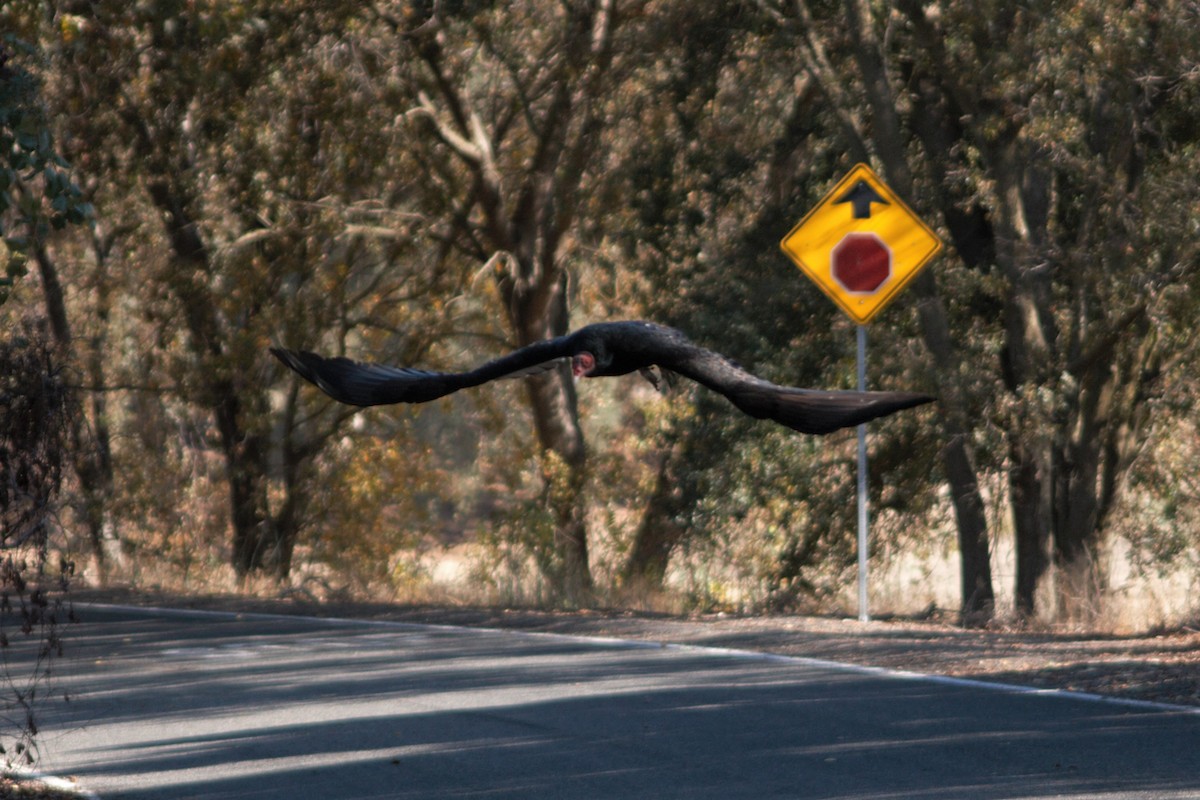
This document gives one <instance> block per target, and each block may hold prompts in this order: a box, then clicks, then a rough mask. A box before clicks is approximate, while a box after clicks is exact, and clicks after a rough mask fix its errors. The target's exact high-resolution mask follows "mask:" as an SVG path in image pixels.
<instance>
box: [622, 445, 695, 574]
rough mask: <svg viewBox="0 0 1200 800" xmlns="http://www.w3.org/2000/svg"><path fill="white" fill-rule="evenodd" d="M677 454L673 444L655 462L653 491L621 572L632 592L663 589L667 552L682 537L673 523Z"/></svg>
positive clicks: (679, 450) (677, 495)
mask: <svg viewBox="0 0 1200 800" xmlns="http://www.w3.org/2000/svg"><path fill="white" fill-rule="evenodd" d="M681 453H682V448H681V447H680V445H678V444H676V445H675V446H674V447H671V448H669V449H668V450H666V451H665V452H664V453H663V454H662V460H661V461H660V462H659V465H658V473H657V474H656V476H655V479H654V490H653V492H652V493H651V494H650V499H649V500H648V501H647V502H646V510H645V511H644V512H643V514H642V521H641V523H640V524H639V525H638V529H637V532H636V533H635V534H634V538H633V547H632V548H631V549H630V551H629V557H628V558H627V559H626V561H625V566H624V568H623V569H622V571H621V581H622V583H623V585H624V587H625V588H626V589H627V590H630V591H632V592H635V593H637V592H656V591H660V590H661V589H662V588H663V580H664V579H665V578H666V575H667V565H668V564H669V563H670V560H671V551H672V550H674V549H675V546H676V545H677V544H679V542H680V540H681V539H682V538H683V535H684V533H685V531H684V529H683V528H682V527H681V526H680V525H679V524H678V523H677V522H676V521H675V516H676V514H678V513H679V511H680V502H681V499H682V497H681V493H680V491H679V481H678V476H677V474H676V470H677V469H678V468H679V466H680V457H681Z"/></svg>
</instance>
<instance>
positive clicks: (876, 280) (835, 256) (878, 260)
mask: <svg viewBox="0 0 1200 800" xmlns="http://www.w3.org/2000/svg"><path fill="white" fill-rule="evenodd" d="M830 260H831V262H832V269H831V272H832V274H833V279H834V280H835V281H837V282H838V284H839V285H841V287H842V288H843V289H845V290H846V291H847V292H854V293H855V294H871V293H872V292H875V291H877V290H878V289H879V287H880V286H883V284H885V283H887V280H888V278H890V277H892V251H891V250H890V249H888V246H887V245H886V244H884V243H883V240H882V239H880V238H879V237H878V236H876V235H875V234H873V233H848V234H846V236H845V237H844V238H843V239H842V240H841V241H840V242H838V243H837V246H836V247H834V248H833V252H832V253H831V254H830Z"/></svg>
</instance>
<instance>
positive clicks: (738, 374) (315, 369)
mask: <svg viewBox="0 0 1200 800" xmlns="http://www.w3.org/2000/svg"><path fill="white" fill-rule="evenodd" d="M271 352H272V353H274V354H275V356H276V357H277V358H279V360H280V361H282V362H283V363H284V364H287V365H288V366H289V367H291V368H292V369H293V370H295V371H296V372H298V373H299V374H300V375H301V376H303V377H304V378H305V379H307V380H309V381H311V382H312V383H314V384H316V385H317V386H319V387H320V388H321V389H322V390H323V391H324V392H325V393H326V394H328V395H329V396H330V397H332V398H333V399H334V400H337V401H339V402H342V403H347V404H350V405H355V406H377V405H387V404H390V403H425V402H428V401H430V400H435V399H437V398H439V397H443V396H445V395H448V394H450V393H452V392H457V391H458V390H460V389H466V388H469V387H471V386H479V385H480V384H484V383H487V382H489V381H493V380H498V379H501V378H515V377H522V376H526V375H531V374H535V373H537V372H542V371H545V370H547V369H552V368H554V367H555V366H557V365H559V364H563V363H566V361H567V360H570V362H571V365H572V371H573V373H574V374H575V375H576V376H577V377H588V378H597V377H603V376H610V375H626V374H628V373H631V372H635V371H641V372H643V373H648V372H649V370H650V369H651V368H652V367H658V368H659V369H660V370H664V371H666V372H669V373H677V374H679V375H683V376H684V377H687V378H691V379H692V380H694V381H696V382H697V383H699V384H701V385H703V386H706V387H708V388H709V389H712V390H713V391H715V392H720V393H721V394H723V395H725V397H726V398H728V399H729V401H730V402H731V403H733V404H734V405H735V406H737V407H738V408H739V409H741V410H742V411H743V412H745V413H746V414H749V415H750V416H752V417H755V418H756V419H771V420H774V421H775V422H778V423H780V424H781V425H786V426H787V427H789V428H791V429H793V430H796V431H800V432H801V433H812V434H824V433H830V432H832V431H835V430H838V429H840V428H848V427H852V426H855V425H858V424H859V423H862V422H866V421H868V420H872V419H875V418H876V417H882V416H886V415H888V414H891V413H894V412H896V411H900V410H902V409H906V408H912V407H913V406H919V405H922V404H923V403H928V402H931V401H932V400H933V399H934V398H932V397H929V396H928V395H923V394H914V393H910V392H853V391H820V390H815V389H797V388H794V387H791V386H779V385H777V384H774V383H771V382H770V381H766V380H763V379H762V378H758V377H756V376H754V375H751V374H750V373H749V372H746V371H745V370H744V369H742V368H741V367H739V366H737V365H736V364H734V363H733V362H731V361H730V360H729V359H727V358H725V357H724V356H722V355H720V354H719V353H714V352H713V351H711V350H707V349H705V348H703V347H700V346H698V345H696V344H693V343H692V342H691V341H690V340H689V339H688V338H687V337H686V336H685V335H684V334H683V333H681V332H680V331H677V330H675V329H674V328H668V327H665V326H663V325H656V324H654V323H652V322H600V323H596V324H594V325H588V326H586V327H584V328H580V329H579V330H577V331H574V332H573V333H569V334H567V335H565V336H560V337H558V338H556V339H547V340H545V341H542V342H535V343H534V344H531V345H528V346H527V347H522V348H521V349H519V350H516V351H514V352H512V353H509V354H508V355H506V356H501V357H500V358H497V359H494V360H492V361H488V362H487V363H485V364H482V365H480V366H478V367H476V368H475V369H472V370H469V371H467V372H429V371H427V370H420V369H412V368H410V367H389V366H385V365H382V364H367V363H362V362H358V361H352V360H350V359H348V358H340V357H339V358H325V357H323V356H319V355H316V354H315V353H308V352H303V351H294V350H284V349H281V348H272V349H271Z"/></svg>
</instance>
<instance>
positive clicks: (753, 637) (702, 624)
mask: <svg viewBox="0 0 1200 800" xmlns="http://www.w3.org/2000/svg"><path fill="white" fill-rule="evenodd" d="M72 596H73V598H74V601H75V603H76V606H77V610H78V612H79V613H80V614H82V615H83V616H84V618H86V603H88V602H105V603H126V604H138V605H163V606H172V607H177V608H179V607H184V608H202V609H214V610H216V609H220V610H234V611H237V610H240V611H258V612H269V613H281V614H304V615H312V616H325V617H355V618H369V619H387V620H396V621H403V622H422V623H432V624H442V625H465V626H471V627H485V628H506V629H516V630H526V631H542V632H552V633H565V634H573V635H582V636H614V637H620V638H625V639H637V640H645V641H662V642H672V643H679V644H693V645H704V646H710V647H724V648H732V649H738V650H753V651H759V652H767V653H779V654H785V655H793V656H803V657H808V658H819V659H828V660H833V661H841V662H846V663H850V664H861V665H866V666H878V667H889V668H892V669H899V670H907V671H911V672H920V673H928V674H934V675H952V676H956V677H963V678H972V679H979V680H987V681H997V682H1001V683H1012V684H1018V685H1022V686H1033V687H1039V688H1054V689H1068V690H1071V691H1079V692H1089V693H1093V694H1101V695H1110V696H1114V697H1123V698H1129V699H1135V700H1145V701H1151V702H1157V703H1171V704H1178V705H1187V706H1200V629H1195V628H1180V629H1177V630H1171V631H1164V632H1161V633H1157V634H1154V635H1137V636H1114V635H1094V634H1079V633H1062V632H1030V631H1018V630H986V631H965V630H962V629H959V628H956V627H953V626H950V625H945V624H937V623H931V622H914V621H905V620H890V621H871V622H866V623H863V622H859V621H857V620H853V619H851V620H847V619H834V618H825V617H798V616H770V617H733V616H720V615H714V616H701V617H676V616H668V615H660V614H645V613H635V612H626V611H580V612H574V613H565V612H548V611H533V610H524V609H502V608H466V607H425V606H404V605H389V604H377V603H341V602H326V603H314V602H310V601H307V600H296V599H293V600H261V599H250V598H245V597H231V596H217V597H214V596H206V597H192V596H188V597H182V596H172V595H164V594H156V593H152V592H137V591H130V590H104V591H96V590H73V591H72ZM67 646H68V647H69V646H70V644H69V641H68V644H67Z"/></svg>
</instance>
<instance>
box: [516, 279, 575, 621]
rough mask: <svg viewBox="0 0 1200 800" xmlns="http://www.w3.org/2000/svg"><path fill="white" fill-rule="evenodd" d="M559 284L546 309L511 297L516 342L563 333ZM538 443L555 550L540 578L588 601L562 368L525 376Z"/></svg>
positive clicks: (570, 390) (570, 411)
mask: <svg viewBox="0 0 1200 800" xmlns="http://www.w3.org/2000/svg"><path fill="white" fill-rule="evenodd" d="M563 283H565V279H564V280H562V281H560V282H559V286H558V288H556V289H555V291H554V293H553V295H552V296H551V298H550V301H549V306H548V307H549V308H550V309H551V313H549V314H546V313H539V312H538V310H537V304H534V303H530V302H527V301H526V299H525V298H523V297H521V296H520V295H513V302H512V304H511V307H512V309H513V326H514V327H515V328H516V331H517V340H518V344H519V345H520V346H522V347H523V346H525V345H528V344H532V343H534V342H538V341H541V340H543V339H546V338H550V337H554V336H561V335H563V334H565V333H567V329H568V319H567V308H566V295H565V292H564V290H563V288H562V284H563ZM526 387H527V391H528V393H529V403H530V408H531V409H532V411H533V422H534V428H535V429H536V431H537V437H538V444H539V446H540V447H541V450H542V452H543V454H544V455H543V458H542V480H543V482H544V487H545V489H544V492H545V499H546V502H547V504H548V508H549V510H550V513H551V516H552V517H553V519H554V550H555V552H556V554H557V561H558V563H557V564H555V565H554V567H553V568H552V569H551V570H550V571H549V574H547V575H546V576H545V577H546V578H547V579H549V580H550V581H551V590H552V591H553V593H554V594H555V595H556V596H558V597H562V598H563V599H565V600H567V601H568V602H569V603H572V604H582V603H585V602H586V601H587V599H588V598H589V597H590V595H591V591H592V573H591V568H590V565H589V563H588V544H587V525H586V521H585V514H584V511H585V505H584V499H585V498H584V494H583V486H584V481H585V479H586V475H587V470H586V466H587V447H586V445H585V443H584V438H583V429H582V428H581V427H580V425H579V407H578V399H577V395H576V393H575V382H574V377H573V376H572V375H571V372H570V369H569V368H568V367H566V366H563V367H559V368H558V369H555V370H551V371H549V372H544V373H542V374H540V375H534V376H531V377H529V378H527V379H526Z"/></svg>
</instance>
